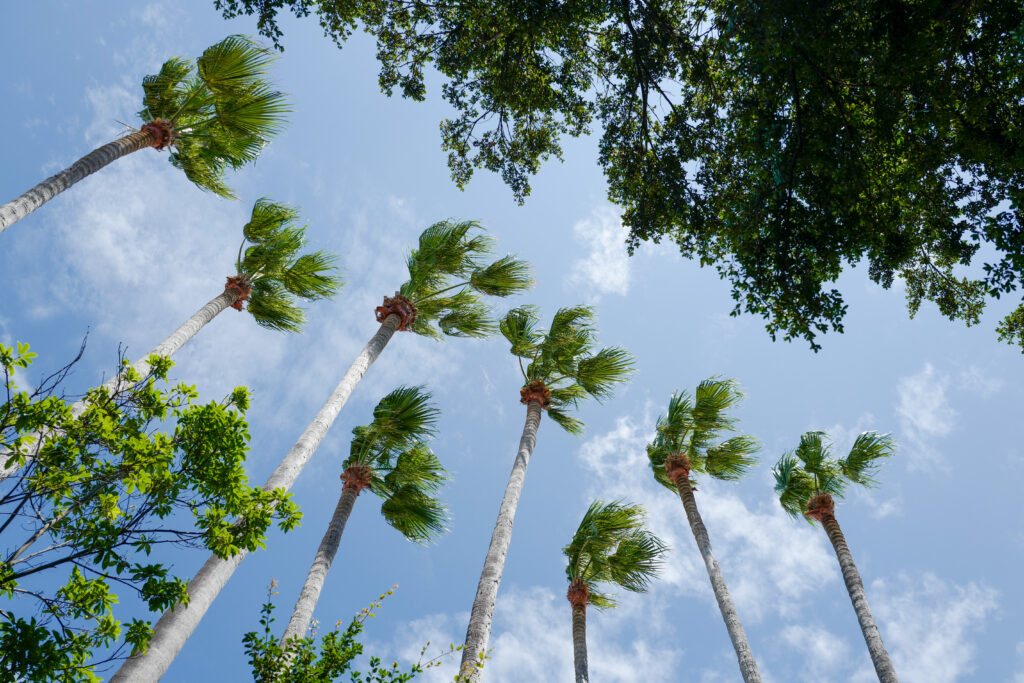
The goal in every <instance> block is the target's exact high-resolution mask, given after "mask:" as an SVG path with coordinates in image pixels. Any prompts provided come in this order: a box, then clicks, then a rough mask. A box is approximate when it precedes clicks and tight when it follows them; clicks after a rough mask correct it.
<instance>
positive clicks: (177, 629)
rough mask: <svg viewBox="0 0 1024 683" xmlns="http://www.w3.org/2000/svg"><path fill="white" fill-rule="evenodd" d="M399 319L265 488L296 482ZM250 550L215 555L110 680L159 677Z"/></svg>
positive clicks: (388, 322)
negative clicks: (143, 648) (142, 649)
mask: <svg viewBox="0 0 1024 683" xmlns="http://www.w3.org/2000/svg"><path fill="white" fill-rule="evenodd" d="M400 322H401V318H400V317H399V316H398V315H389V316H388V317H387V318H385V320H384V322H383V323H381V325H380V329H378V330H377V334H375V335H373V338H372V339H370V341H369V342H367V344H366V346H364V347H363V350H362V351H361V352H360V353H359V355H358V356H357V357H356V359H355V361H354V362H353V363H352V365H351V366H350V367H349V369H348V370H347V371H346V372H345V376H344V377H342V378H341V381H340V382H339V383H338V386H336V387H335V388H334V392H333V393H332V394H331V396H330V398H328V399H327V402H326V403H324V405H323V407H322V408H321V409H320V412H319V413H317V415H316V417H315V418H313V422H312V423H310V425H309V426H308V427H306V431H304V432H303V433H302V436H300V437H299V440H298V441H296V442H295V445H294V446H292V448H291V450H290V451H288V454H287V455H285V457H284V459H283V460H282V461H281V463H280V464H279V465H278V466H277V469H275V470H274V472H273V474H271V475H270V478H269V479H267V482H266V483H265V484H264V485H263V488H264V490H267V491H269V490H272V489H276V488H283V489H284V490H285V491H287V490H289V489H290V488H291V487H292V484H294V483H295V479H296V478H297V477H298V476H299V472H301V471H302V468H303V467H305V465H306V463H307V462H308V461H309V458H310V456H312V455H313V451H315V450H316V447H317V446H319V445H320V441H321V440H322V439H323V438H324V435H325V434H326V433H327V430H328V429H330V427H331V424H332V423H333V422H334V419H335V418H336V417H337V416H338V412H339V411H340V410H341V408H342V406H344V405H345V402H346V401H348V397H349V395H351V393H352V390H353V389H354V388H355V386H356V384H358V383H359V380H360V379H362V377H363V375H364V374H365V373H366V371H367V369H369V367H370V365H372V364H373V362H374V361H375V360H377V357H378V356H379V355H380V353H381V351H383V350H384V347H385V346H386V345H387V343H388V341H389V340H390V339H391V337H392V336H393V335H394V334H395V330H396V329H397V328H398V324H399V323H400ZM247 554H248V552H247V551H245V550H240V551H239V552H238V554H237V555H234V556H233V557H230V558H228V559H226V560H222V559H220V558H219V557H217V556H216V555H211V556H210V559H208V560H207V561H206V564H204V565H203V567H202V569H200V570H199V572H198V573H197V574H196V575H195V576H194V577H193V578H192V580H191V581H190V582H189V584H188V596H189V602H188V605H176V606H175V607H172V608H170V609H169V610H167V611H166V612H164V613H163V616H161V617H160V621H158V622H157V623H156V626H155V627H154V628H153V638H152V639H151V640H150V643H149V648H148V649H147V650H146V652H145V653H143V654H140V655H136V656H134V657H130V658H128V659H127V660H125V662H124V664H122V665H121V668H120V669H118V671H117V673H116V674H114V676H113V678H111V679H110V683H114V682H115V681H122V682H124V683H129V682H130V683H143V682H148V681H158V680H160V677H161V676H163V675H164V674H165V673H166V672H167V669H168V667H170V666H171V662H173V661H174V658H175V657H176V656H177V655H178V652H180V651H181V648H182V647H183V646H184V645H185V641H186V640H188V638H189V636H191V635H192V632H193V631H195V629H196V626H198V625H199V621H200V620H201V619H202V618H203V615H205V614H206V611H207V610H208V609H209V608H210V605H212V604H213V601H214V599H215V598H216V597H217V594H218V593H220V590H221V589H222V588H223V587H224V585H225V584H227V582H228V579H230V578H231V575H232V574H234V572H235V569H237V568H238V565H239V564H241V562H242V560H243V559H244V558H245V556H246V555H247Z"/></svg>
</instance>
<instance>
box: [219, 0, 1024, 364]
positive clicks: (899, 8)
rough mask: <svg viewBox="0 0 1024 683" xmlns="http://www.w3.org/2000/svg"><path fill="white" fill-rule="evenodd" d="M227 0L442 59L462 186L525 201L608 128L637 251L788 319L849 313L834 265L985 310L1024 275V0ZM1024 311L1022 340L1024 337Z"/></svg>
mask: <svg viewBox="0 0 1024 683" xmlns="http://www.w3.org/2000/svg"><path fill="white" fill-rule="evenodd" d="M215 4H216V5H217V7H218V8H220V9H222V11H223V12H224V14H225V16H236V15H238V14H242V13H245V14H256V15H258V17H259V26H260V31H261V33H264V34H265V35H269V36H271V37H273V38H274V40H275V43H277V44H278V45H279V40H280V38H281V31H280V28H279V27H278V24H277V13H278V12H279V11H280V10H282V9H285V8H288V9H291V10H292V11H293V12H294V13H295V14H296V15H298V16H305V15H307V14H311V13H315V15H316V17H317V18H318V20H319V22H320V24H321V26H322V27H323V29H324V31H325V33H326V34H327V35H328V36H329V37H331V38H332V39H333V40H334V41H335V42H336V43H338V44H339V45H341V44H342V43H343V42H344V41H345V40H346V39H347V38H348V36H349V35H350V34H351V32H352V31H353V30H355V29H357V28H360V29H362V30H364V31H366V32H368V33H370V34H371V35H373V36H374V37H375V38H376V40H377V56H378V59H379V61H380V75H379V78H380V84H381V87H382V89H384V91H385V92H387V93H391V92H392V91H393V90H395V89H397V90H399V91H400V92H401V93H402V95H403V96H405V97H409V98H412V99H416V100H421V99H424V97H425V95H426V75H425V74H426V73H427V72H428V70H429V69H430V68H433V69H435V70H436V71H437V72H439V73H440V75H441V80H442V85H441V94H442V96H443V97H444V99H445V100H447V102H448V103H449V104H450V105H451V106H452V107H453V108H454V110H455V114H454V115H453V117H452V118H450V119H447V120H445V121H443V122H442V124H441V133H442V139H443V146H444V148H445V149H446V150H447V151H448V153H449V166H450V168H451V171H452V176H453V178H454V179H455V181H456V182H457V183H458V184H459V185H460V186H464V185H465V184H466V183H467V182H468V181H469V179H470V177H471V175H472V174H473V172H474V171H475V170H476V169H479V168H484V169H487V170H490V171H494V172H496V173H498V174H500V175H501V176H502V178H503V179H504V181H505V182H506V183H507V184H508V185H509V186H510V188H511V189H512V191H513V193H514V195H515V197H516V198H517V199H518V200H519V201H522V199H523V197H524V196H526V195H527V194H528V193H529V189H530V186H529V179H530V176H532V175H533V174H535V173H536V172H537V170H538V169H539V168H540V165H541V164H542V163H543V162H544V161H545V160H547V159H549V158H551V157H558V158H561V153H562V143H561V139H562V137H563V136H566V135H569V136H576V135H582V134H589V133H590V132H591V130H592V128H594V127H595V124H598V125H599V127H600V130H601V133H600V135H601V139H600V146H599V153H598V159H599V162H600V163H601V165H602V166H603V168H604V171H605V175H606V177H607V179H608V183H609V195H610V197H611V199H612V200H613V201H614V202H616V203H617V204H619V205H620V206H621V207H622V208H623V210H624V214H623V221H624V223H625V224H626V225H627V226H628V227H629V228H630V237H629V245H630V249H633V248H635V247H636V246H637V245H638V244H639V243H640V242H641V241H644V240H652V241H655V242H657V241H660V240H668V241H671V242H673V243H675V244H676V245H677V246H678V247H679V250H680V252H681V253H682V254H683V255H685V256H686V257H688V258H692V259H695V260H698V261H699V262H700V263H701V265H705V266H712V267H714V268H715V269H716V270H717V271H718V273H719V274H720V276H721V277H722V278H723V279H725V280H727V281H728V282H729V283H730V285H731V288H732V295H733V298H734V300H735V302H736V303H735V308H734V309H733V314H734V315H738V314H740V313H742V312H744V311H745V312H749V313H753V314H755V315H759V316H762V317H763V318H765V320H766V327H767V330H768V332H769V333H770V334H771V335H772V337H773V338H776V337H777V336H781V337H782V338H784V339H786V340H791V339H804V340H806V341H807V342H808V343H809V344H810V345H811V347H812V348H814V349H818V348H819V344H818V341H817V339H818V337H819V335H821V334H823V333H825V332H828V331H830V330H831V331H837V332H841V331H842V330H843V319H844V317H845V314H846V309H847V306H846V303H845V301H844V298H843V296H842V294H841V293H840V291H839V290H838V289H837V288H836V287H835V286H834V283H835V281H836V280H837V279H838V277H839V275H840V274H841V273H842V272H843V270H845V269H847V268H852V267H855V266H857V265H863V266H864V267H865V268H866V269H867V274H868V276H869V277H870V278H871V279H872V280H873V281H874V282H876V283H878V284H880V285H882V286H883V287H886V288H888V287H890V286H892V284H893V283H894V282H896V281H897V278H901V279H903V280H905V281H907V282H908V283H909V287H908V292H907V294H908V305H909V308H910V311H911V313H914V312H915V311H916V310H917V308H918V306H920V305H921V303H922V301H933V302H935V303H936V304H937V305H938V307H939V310H940V312H941V313H942V314H943V315H946V316H948V317H950V318H955V319H961V320H964V321H965V322H966V323H967V324H972V323H974V322H976V321H977V319H978V314H979V311H980V309H981V308H982V307H983V306H984V304H985V303H986V302H987V301H989V300H990V299H991V298H993V297H999V296H1001V295H1005V294H1011V293H1013V292H1014V291H1015V290H1017V289H1018V288H1020V287H1021V285H1022V284H1024V283H1022V276H1024V208H1022V207H1024V176H1022V174H1021V172H1020V169H1021V167H1022V166H1024V107H1022V106H1021V103H1022V102H1024V79H1022V78H1021V77H1020V65H1021V64H1022V63H1024V41H1022V40H1021V35H1022V31H1024V29H1022V27H1024V6H1022V5H1021V3H1020V2H1019V1H1018V0H992V1H990V2H983V3H979V2H938V1H928V2H886V3H879V2H876V1H875V0H821V1H816V2H792V1H790V0H759V1H758V2H752V1H750V0H742V1H740V2H735V1H732V0H702V1H700V2H697V1H696V0H668V1H665V2H643V1H639V0H625V1H623V2H549V1H548V0H491V1H488V2H485V3H481V2H465V1H463V0H458V1H455V0H442V1H439V2H429V3H426V2H406V1H405V0H359V1H353V2H319V3H317V2H311V1H310V0H215ZM983 246H984V247H985V248H984V249H982V247H983ZM993 252H994V253H993ZM1022 310H1024V307H1022V308H1018V309H1017V310H1016V312H1015V313H1012V314H1011V317H1010V318H1007V319H1006V321H1004V324H1003V325H1001V326H1000V329H999V332H1000V337H1001V338H1002V339H1004V340H1006V341H1008V342H1010V343H1014V344H1022V343H1024V335H1021V334H1019V330H1020V329H1021V325H1020V324H1019V320H1020V318H1021V316H1022V315H1024V314H1022V313H1021V312H1020V311H1022ZM1022 348H1024V345H1022Z"/></svg>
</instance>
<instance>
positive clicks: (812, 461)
mask: <svg viewBox="0 0 1024 683" xmlns="http://www.w3.org/2000/svg"><path fill="white" fill-rule="evenodd" d="M829 446H830V442H829V437H828V435H827V434H826V433H825V432H805V433H804V434H803V435H802V436H801V437H800V445H799V446H797V447H796V450H793V451H790V452H788V453H785V454H784V455H783V456H782V457H781V458H780V459H779V461H778V463H776V465H775V468H774V469H773V470H772V474H773V475H775V492H776V493H778V494H779V502H780V503H781V504H782V508H783V509H784V510H785V511H786V512H788V513H789V514H791V515H793V516H794V517H797V516H800V515H804V516H805V517H806V518H807V520H808V521H811V518H810V517H809V516H808V515H807V504H808V502H810V500H811V499H812V498H814V497H815V496H817V495H820V494H826V495H828V496H830V497H831V496H835V497H837V498H842V497H843V495H844V493H845V491H846V486H847V484H849V483H854V484H860V485H861V486H867V487H871V486H874V485H876V484H877V483H878V482H877V481H876V480H875V479H874V477H873V475H874V473H875V472H876V471H877V470H878V468H879V467H880V466H881V459H882V458H888V457H890V456H892V455H893V454H894V453H895V452H896V442H895V441H894V440H893V438H892V436H890V435H889V434H879V433H877V432H864V433H862V434H860V435H859V436H858V437H857V438H856V439H855V440H854V442H853V446H852V447H851V448H850V452H849V453H848V454H847V456H846V457H845V458H832V457H831V455H832V454H831V451H830V448H829Z"/></svg>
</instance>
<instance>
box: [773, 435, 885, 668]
mask: <svg viewBox="0 0 1024 683" xmlns="http://www.w3.org/2000/svg"><path fill="white" fill-rule="evenodd" d="M895 452H896V443H895V441H894V440H893V438H892V437H891V436H890V435H888V434H878V433H876V432H864V433H863V434H861V435H859V436H858V437H857V438H856V439H855V440H854V442H853V447H852V448H850V452H849V453H848V454H847V456H846V457H845V458H838V459H836V458H832V457H831V455H832V454H831V453H830V449H829V440H828V435H827V434H825V433H824V432H806V433H805V434H803V436H801V437H800V445H799V446H797V447H796V450H795V451H791V452H789V453H786V454H784V455H783V456H782V458H780V459H779V462H778V463H776V465H775V469H773V470H772V474H774V475H775V492H776V493H778V494H779V502H780V503H781V504H782V508H783V509H784V510H785V511H786V512H788V513H789V514H791V515H793V516H794V517H797V516H799V515H803V516H804V517H805V518H806V519H807V521H808V522H810V523H811V524H813V523H814V520H817V521H818V522H821V526H822V527H824V528H825V533H826V534H828V540H829V541H830V542H831V543H832V548H833V549H835V551H836V557H837V558H838V559H839V567H840V569H841V570H842V572H843V581H844V582H845V583H846V590H847V592H848V593H849V594H850V601H851V602H852V603H853V611H854V612H856V614H857V621H858V622H859V623H860V630H861V633H863V634H864V641H865V642H866V643H867V646H868V653H869V654H870V655H871V663H872V664H874V666H875V673H876V674H878V680H879V681H881V683H896V682H897V680H898V679H897V678H896V670H895V669H894V668H893V666H892V662H891V661H890V660H889V653H888V652H886V651H885V645H883V644H882V636H881V634H880V633H879V632H878V626H876V625H875V619H874V617H872V616H871V609H870V608H869V607H868V598H867V595H865V593H864V584H863V583H862V582H861V580H860V573H859V572H858V571H857V565H855V564H854V563H853V555H852V554H851V553H850V547H849V546H848V545H847V544H846V538H845V537H844V536H843V532H842V530H841V529H840V528H839V522H837V521H836V515H835V501H834V500H833V496H836V497H839V498H842V497H843V494H844V492H845V490H846V486H847V484H849V483H851V482H852V483H854V484H860V485H861V486H868V487H870V486H874V485H875V484H877V483H878V482H877V481H876V480H875V479H874V477H873V475H874V473H875V471H876V470H877V469H878V468H879V467H880V466H881V459H882V458H888V457H890V456H892V455H893V454H894V453H895Z"/></svg>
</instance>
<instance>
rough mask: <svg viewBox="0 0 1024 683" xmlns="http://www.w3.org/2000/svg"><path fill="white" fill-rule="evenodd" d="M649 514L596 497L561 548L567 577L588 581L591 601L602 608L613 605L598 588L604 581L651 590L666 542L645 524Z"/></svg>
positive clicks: (617, 501) (636, 506)
mask: <svg viewBox="0 0 1024 683" xmlns="http://www.w3.org/2000/svg"><path fill="white" fill-rule="evenodd" d="M645 519H646V512H645V511H644V509H643V508H642V507H641V506H639V505H630V504H626V503H624V502H622V501H619V500H616V501H612V502H610V503H604V502H602V501H600V500H595V501H594V502H593V503H591V504H590V507H589V508H587V511H586V513H584V515H583V519H582V520H581V521H580V526H579V528H578V529H577V530H576V533H575V534H573V537H572V540H571V541H570V542H569V545H567V546H565V547H564V548H563V549H562V553H563V554H564V555H565V556H566V558H567V559H568V564H567V565H566V568H565V576H566V578H567V579H568V580H569V582H570V583H572V582H575V581H578V582H582V583H583V584H585V585H586V586H587V589H588V590H589V592H590V595H589V604H591V605H593V606H594V607H597V608H598V609H607V608H609V607H614V606H615V600H614V598H613V597H612V596H611V595H609V594H607V593H604V592H602V591H601V590H599V589H598V587H599V586H602V585H603V584H613V585H616V586H619V587H621V588H625V589H626V590H628V591H633V592H634V593H642V592H646V591H647V587H648V586H649V585H650V582H651V580H652V579H653V578H654V577H655V576H656V575H657V573H658V569H659V567H660V566H661V557H662V555H664V553H665V552H666V551H667V550H668V547H667V546H665V544H664V543H662V542H661V540H660V539H659V538H658V537H657V536H655V535H654V534H652V533H651V532H650V531H647V530H646V529H645V528H644V521H645Z"/></svg>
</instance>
